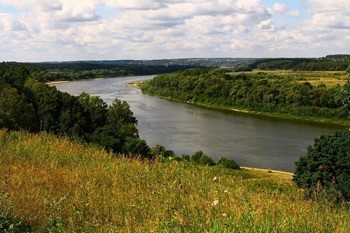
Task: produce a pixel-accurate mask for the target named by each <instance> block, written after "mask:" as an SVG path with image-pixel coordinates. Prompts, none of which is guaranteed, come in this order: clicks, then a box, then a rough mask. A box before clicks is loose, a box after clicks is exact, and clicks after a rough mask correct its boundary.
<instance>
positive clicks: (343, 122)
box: [132, 82, 350, 128]
mask: <svg viewBox="0 0 350 233" xmlns="http://www.w3.org/2000/svg"><path fill="white" fill-rule="evenodd" d="M142 83H143V82H139V83H133V85H132V86H133V87H136V88H139V89H141V91H142V93H144V94H147V95H151V96H156V97H159V98H162V99H166V100H169V101H174V102H179V103H185V104H189V105H193V106H196V107H201V108H205V109H211V110H218V111H229V112H237V113H242V114H249V115H255V116H260V117H269V118H279V119H286V120H296V121H306V122H310V123H316V124H326V125H333V126H339V127H344V128H345V127H350V121H347V120H341V119H331V118H319V117H317V118H316V117H305V116H296V115H291V114H286V113H273V112H258V111H252V110H248V109H240V108H234V107H226V106H221V105H214V104H204V103H198V102H190V101H181V100H179V99H174V98H171V97H167V96H159V95H153V94H151V93H149V92H147V91H145V90H144V89H142V87H141V85H142Z"/></svg>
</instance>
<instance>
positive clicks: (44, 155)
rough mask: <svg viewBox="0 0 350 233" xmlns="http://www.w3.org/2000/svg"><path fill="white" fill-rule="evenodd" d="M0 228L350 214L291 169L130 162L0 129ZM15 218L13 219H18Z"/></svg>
mask: <svg viewBox="0 0 350 233" xmlns="http://www.w3.org/2000/svg"><path fill="white" fill-rule="evenodd" d="M0 171H1V172H0V181H1V183H0V231H1V230H3V229H1V227H3V226H4V222H6V221H14V222H16V221H15V220H14V219H17V223H18V224H17V225H14V226H13V228H14V229H15V228H16V227H18V226H20V225H21V226H22V227H25V226H29V227H30V230H32V231H35V232H37V231H42V232H47V231H53V232H56V231H58V232H120V231H122V232H182V231H186V232H205V231H207V232H224V231H225V232H234V231H236V232H254V231H255V232H346V231H347V230H348V226H349V224H350V212H349V210H348V209H346V207H342V206H339V207H334V206H332V205H330V204H328V203H327V202H324V201H312V200H308V199H305V197H304V193H303V191H302V190H300V189H297V188H296V186H295V185H294V184H293V183H292V181H291V176H290V175H288V174H282V173H275V172H273V173H269V172H266V171H257V170H238V171H233V170H228V169H219V168H217V167H201V166H196V165H192V164H190V163H183V162H176V161H173V162H169V163H160V162H151V161H141V160H130V159H126V158H122V157H116V156H113V155H112V154H108V153H106V152H105V151H104V150H103V149H101V148H99V147H96V146H91V145H86V146H83V145H80V144H77V143H75V142H72V141H70V140H68V139H66V138H56V137H54V136H52V135H49V134H46V133H40V134H28V133H23V132H13V133H10V134H9V133H5V131H3V130H2V131H0ZM18 221H21V223H19V222H18Z"/></svg>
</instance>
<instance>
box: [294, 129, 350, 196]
mask: <svg viewBox="0 0 350 233" xmlns="http://www.w3.org/2000/svg"><path fill="white" fill-rule="evenodd" d="M293 181H294V182H295V183H296V184H297V185H298V186H299V187H301V188H304V189H305V190H306V191H307V192H308V194H317V195H320V194H326V195H327V196H328V197H331V198H332V199H336V200H338V201H339V200H345V201H349V200H350V131H349V130H343V131H338V132H336V133H335V134H325V135H322V136H321V137H320V138H317V139H315V144H314V145H313V146H310V147H309V148H308V150H307V153H306V155H305V156H303V157H301V158H300V159H299V160H298V161H297V162H296V167H295V174H294V176H293Z"/></svg>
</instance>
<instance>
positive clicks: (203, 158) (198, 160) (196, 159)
mask: <svg viewBox="0 0 350 233" xmlns="http://www.w3.org/2000/svg"><path fill="white" fill-rule="evenodd" d="M191 161H192V162H193V163H195V164H200V165H208V166H214V165H215V162H214V161H213V159H212V158H210V157H209V156H208V155H206V154H204V153H203V151H196V152H195V153H194V154H193V155H192V157H191Z"/></svg>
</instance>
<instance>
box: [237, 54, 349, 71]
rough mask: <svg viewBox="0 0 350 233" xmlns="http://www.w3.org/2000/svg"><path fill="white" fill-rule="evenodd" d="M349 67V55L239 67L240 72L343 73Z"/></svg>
mask: <svg viewBox="0 0 350 233" xmlns="http://www.w3.org/2000/svg"><path fill="white" fill-rule="evenodd" d="M348 65H349V55H328V56H326V57H324V58H267V59H258V60H256V61H253V62H251V63H248V64H244V65H242V66H239V67H238V69H239V70H253V69H260V70H294V71H321V70H322V71H342V70H345V69H346V68H347V67H348Z"/></svg>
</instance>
